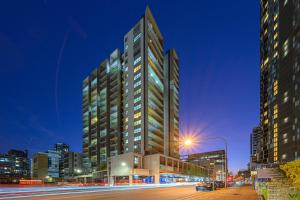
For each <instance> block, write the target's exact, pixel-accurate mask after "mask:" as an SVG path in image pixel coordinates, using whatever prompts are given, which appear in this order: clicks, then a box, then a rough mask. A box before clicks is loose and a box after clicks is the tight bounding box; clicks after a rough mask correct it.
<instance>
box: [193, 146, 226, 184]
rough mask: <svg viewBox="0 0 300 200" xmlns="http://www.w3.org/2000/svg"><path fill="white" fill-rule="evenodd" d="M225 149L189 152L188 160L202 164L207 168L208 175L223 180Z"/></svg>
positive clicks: (224, 174)
mask: <svg viewBox="0 0 300 200" xmlns="http://www.w3.org/2000/svg"><path fill="white" fill-rule="evenodd" d="M225 158H227V156H226V155H225V150H217V151H209V152H204V153H197V154H191V155H189V156H188V162H191V163H194V164H197V165H199V166H203V167H204V168H206V169H207V170H208V177H210V178H212V179H214V180H218V181H224V180H225V176H226V173H225V169H228V167H227V166H226V167H225V164H227V162H225Z"/></svg>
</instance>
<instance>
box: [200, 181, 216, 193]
mask: <svg viewBox="0 0 300 200" xmlns="http://www.w3.org/2000/svg"><path fill="white" fill-rule="evenodd" d="M212 190H213V184H212V183H209V182H200V183H198V184H197V185H196V191H203V192H208V191H212Z"/></svg>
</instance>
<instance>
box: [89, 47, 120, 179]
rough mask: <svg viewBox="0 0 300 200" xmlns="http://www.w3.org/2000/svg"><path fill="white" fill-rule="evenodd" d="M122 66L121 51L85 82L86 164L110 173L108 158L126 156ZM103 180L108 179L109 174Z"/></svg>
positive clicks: (90, 170)
mask: <svg viewBox="0 0 300 200" xmlns="http://www.w3.org/2000/svg"><path fill="white" fill-rule="evenodd" d="M122 95H123V93H122V65H121V54H120V51H119V50H118V49H116V50H115V51H114V52H112V53H111V54H110V56H109V58H108V59H106V60H104V61H103V62H102V63H101V64H100V66H99V67H98V68H97V69H95V70H94V71H93V72H92V74H91V75H89V76H88V77H87V78H86V79H85V80H84V81H83V164H84V169H85V170H86V173H90V172H92V171H98V172H101V171H104V172H105V171H106V169H107V158H108V157H110V156H115V155H118V154H120V153H122V142H123V140H122V136H123V135H122V129H123V127H122V123H123V122H122V120H123V118H122V115H123V112H122V110H123V107H122V98H123V96H122ZM101 176H106V172H105V173H103V174H102V175H101Z"/></svg>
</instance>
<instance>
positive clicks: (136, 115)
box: [134, 112, 142, 119]
mask: <svg viewBox="0 0 300 200" xmlns="http://www.w3.org/2000/svg"><path fill="white" fill-rule="evenodd" d="M141 115H142V113H141V112H138V113H136V114H134V119H136V118H139V117H141Z"/></svg>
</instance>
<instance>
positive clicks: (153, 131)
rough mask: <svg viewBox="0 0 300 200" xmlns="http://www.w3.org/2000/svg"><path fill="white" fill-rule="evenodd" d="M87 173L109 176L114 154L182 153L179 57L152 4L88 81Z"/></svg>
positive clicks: (84, 90)
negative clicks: (121, 48)
mask: <svg viewBox="0 0 300 200" xmlns="http://www.w3.org/2000/svg"><path fill="white" fill-rule="evenodd" d="M82 93H83V164H84V169H85V174H88V173H91V172H93V174H94V175H95V173H97V175H96V176H97V177H98V178H107V167H108V166H107V161H108V158H111V157H114V156H117V155H120V154H126V153H137V154H139V155H142V156H146V155H152V154H163V155H166V156H171V157H174V158H178V157H179V59H178V56H177V53H176V51H175V50H174V49H171V50H169V51H168V52H166V55H165V52H164V39H163V36H162V34H161V32H160V30H159V28H158V26H157V24H156V21H155V19H154V17H153V15H152V13H151V11H150V9H149V8H148V7H147V8H146V11H145V13H144V15H143V16H142V17H141V18H140V19H139V21H138V22H137V23H136V24H135V26H133V27H132V28H131V29H130V31H129V32H128V33H127V34H125V36H124V53H123V54H122V55H121V52H120V51H119V50H118V49H116V50H115V51H114V52H112V53H111V54H110V56H109V58H108V59H106V60H104V61H103V62H101V64H100V66H99V67H98V68H96V69H95V70H94V71H93V72H92V73H91V74H90V75H89V76H88V77H87V78H85V79H84V81H83V87H82Z"/></svg>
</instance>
